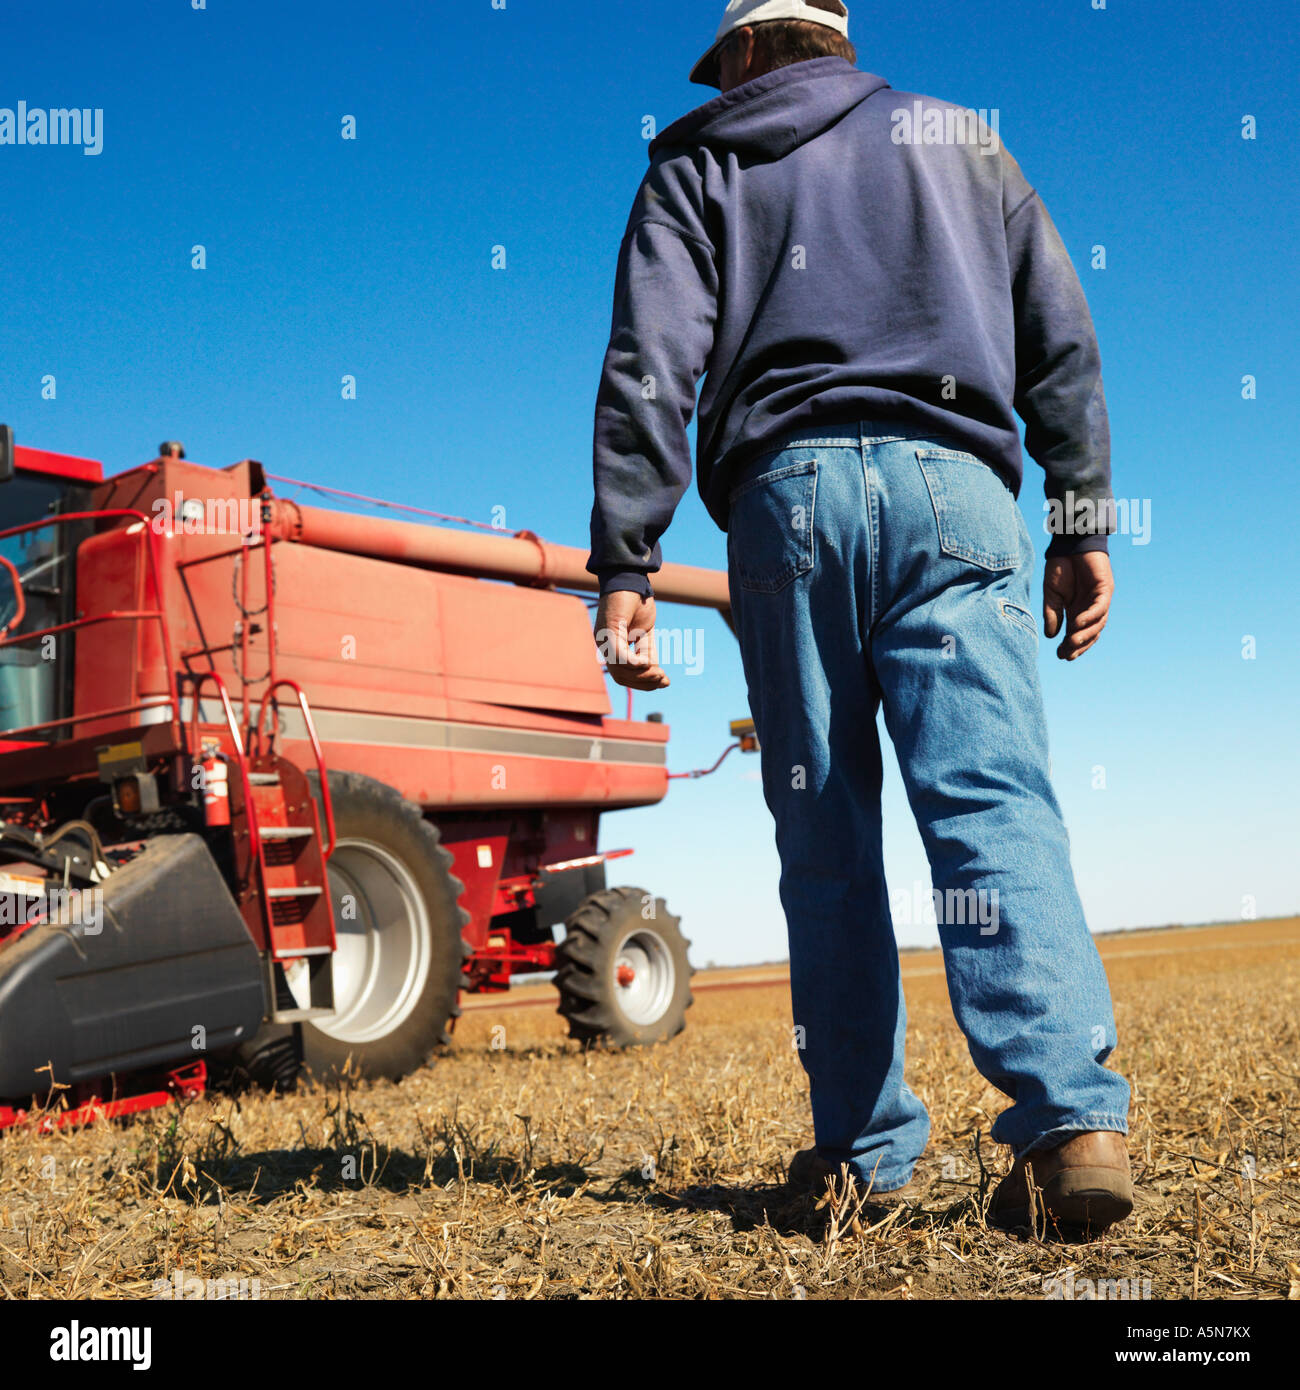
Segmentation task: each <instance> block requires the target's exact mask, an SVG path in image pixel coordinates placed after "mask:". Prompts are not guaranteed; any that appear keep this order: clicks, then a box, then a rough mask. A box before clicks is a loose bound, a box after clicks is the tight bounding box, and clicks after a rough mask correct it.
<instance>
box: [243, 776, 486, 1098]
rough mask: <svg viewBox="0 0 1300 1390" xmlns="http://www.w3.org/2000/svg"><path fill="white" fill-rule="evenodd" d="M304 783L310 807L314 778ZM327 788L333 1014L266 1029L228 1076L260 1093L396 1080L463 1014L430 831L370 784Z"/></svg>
mask: <svg viewBox="0 0 1300 1390" xmlns="http://www.w3.org/2000/svg"><path fill="white" fill-rule="evenodd" d="M308 778H309V781H310V782H311V787H312V794H313V796H315V797H316V800H317V805H318V807H319V802H320V794H319V778H318V777H317V776H316V774H315V773H309V774H308ZM329 780H330V798H331V800H332V802H333V808H334V828H335V836H336V844H335V848H334V853H333V855H332V856H331V858H330V861H329V881H330V894H331V897H332V899H333V903H334V926H335V932H336V935H337V937H338V947H339V949H338V950H337V951H336V953H335V956H334V1002H335V1013H334V1014H333V1015H330V1016H326V1017H322V1018H318V1019H307V1020H303V1021H301V1022H297V1023H288V1024H267V1025H265V1026H264V1027H263V1029H262V1030H261V1032H260V1033H259V1034H258V1035H257V1036H256V1037H255V1038H254V1039H252V1041H251V1042H250V1043H248V1044H247V1045H246V1046H245V1047H243V1048H242V1049H241V1050H240V1053H239V1054H238V1056H237V1058H236V1061H237V1064H238V1065H237V1071H242V1072H243V1073H245V1074H246V1075H247V1076H248V1077H249V1078H250V1079H252V1080H253V1081H254V1082H256V1083H258V1084H260V1085H264V1086H271V1087H275V1086H279V1087H286V1086H289V1085H292V1084H293V1082H294V1081H295V1080H296V1079H297V1077H298V1075H299V1074H300V1073H301V1072H303V1071H304V1070H305V1071H306V1072H308V1073H309V1074H311V1075H312V1076H314V1077H317V1078H322V1079H323V1078H325V1077H328V1076H330V1075H335V1074H341V1073H343V1072H344V1071H346V1070H350V1071H351V1072H352V1073H353V1074H360V1075H361V1076H363V1077H383V1078H388V1079H390V1080H393V1081H397V1080H400V1079H401V1078H402V1077H403V1076H406V1075H408V1074H409V1073H410V1072H413V1071H415V1070H417V1069H418V1068H419V1067H421V1066H423V1065H424V1064H425V1063H426V1062H427V1061H429V1059H430V1057H431V1056H432V1055H433V1053H434V1052H435V1050H436V1049H437V1048H438V1046H439V1045H440V1044H446V1043H449V1042H450V1041H451V1038H450V1035H449V1033H448V1023H449V1022H450V1020H452V1019H453V1018H455V1017H456V1015H457V1014H458V1013H459V1012H460V1010H459V1008H458V1006H457V996H458V992H459V990H460V986H461V978H462V977H461V970H462V966H463V964H464V961H465V956H466V950H467V948H466V945H465V940H464V936H463V934H462V933H463V931H464V928H465V927H466V925H468V923H469V920H470V919H469V914H468V913H467V912H466V911H465V910H464V908H462V907H461V906H460V902H459V899H460V895H461V893H462V892H463V891H464V885H463V884H462V883H461V881H460V880H459V879H458V878H456V877H455V876H454V875H453V874H452V872H451V866H452V856H451V854H450V853H449V852H448V851H447V850H446V849H444V848H443V846H442V843H441V837H440V836H439V833H438V828H437V827H436V826H435V825H433V824H432V823H431V822H429V821H428V820H426V819H425V818H424V816H423V815H422V814H421V811H420V808H419V807H418V806H417V805H415V804H414V803H413V802H410V801H407V800H406V799H405V798H404V797H402V796H401V795H399V793H398V792H396V791H394V790H393V788H392V787H389V786H387V785H385V784H384V783H382V782H377V781H375V780H374V779H373V778H371V777H363V776H361V775H360V774H358V773H354V772H331V773H330V774H329ZM321 831H322V834H324V815H323V813H322V814H321ZM300 991H302V986H301V985H298V986H296V987H295V991H294V992H295V994H296V995H297V994H299V993H300ZM298 1002H299V1003H305V1002H306V1000H305V998H302V997H300V998H299V999H298Z"/></svg>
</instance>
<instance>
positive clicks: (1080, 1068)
mask: <svg viewBox="0 0 1300 1390" xmlns="http://www.w3.org/2000/svg"><path fill="white" fill-rule="evenodd" d="M855 62H856V54H855V52H854V50H853V48H852V47H851V46H850V45H849V42H848V13H847V10H846V9H845V7H844V6H843V5H841V4H840V3H839V0H731V3H730V4H729V5H728V6H727V10H726V14H725V16H724V18H723V21H722V26H721V28H720V29H719V31H718V36H717V41H716V42H715V43H714V45H713V46H712V47H711V48H710V49H709V51H708V52H707V53H706V54H705V56H704V57H703V58H702V59H701V60H700V62H699V63H698V64H697V66H696V68H695V69H694V71H693V72H692V74H691V76H692V80H694V81H697V82H701V83H704V84H707V85H713V86H718V87H720V88H721V90H722V93H723V94H722V95H721V96H719V97H717V98H715V99H714V100H712V101H710V102H708V103H707V104H706V105H704V106H702V107H700V108H698V109H697V110H695V111H693V112H692V113H691V114H689V115H688V116H685V117H684V118H683V119H682V120H680V121H678V122H677V123H676V124H675V125H673V126H671V127H669V128H668V129H667V130H665V131H664V132H663V134H661V135H660V136H659V138H658V139H657V140H656V141H655V142H654V143H653V144H652V145H651V147H650V160H651V167H650V172H649V174H648V175H647V176H646V178H645V180H644V182H643V183H642V185H641V189H640V192H639V194H638V196H637V199H636V203H635V205H634V207H633V209H632V214H631V217H630V219H629V222H628V227H627V232H626V235H625V237H624V241H623V245H622V250H621V253H620V257H619V265H618V273H617V287H616V292H615V301H614V318H613V328H612V332H611V335H610V343H609V349H608V353H607V355H606V358H605V364H604V372H603V376H602V379H601V384H600V391H599V396H598V401H597V407H596V427H595V485H596V502H595V507H594V510H593V514H592V555H591V560H590V563H589V566H588V567H589V569H591V571H592V572H593V573H594V574H597V575H599V577H600V581H601V595H602V597H601V601H600V607H599V612H598V616H597V620H596V628H597V636H598V641H600V642H601V644H602V646H603V648H604V649H605V651H606V655H607V659H608V661H609V667H610V671H611V674H612V675H613V676H614V678H615V680H617V681H618V682H619V683H620V684H623V685H627V686H631V687H633V688H636V689H641V690H653V689H658V688H661V687H663V686H665V685H667V683H668V679H667V676H666V675H665V673H664V672H663V670H662V669H661V668H660V667H659V665H658V664H657V662H656V660H655V656H654V650H653V629H654V621H655V614H654V598H653V595H652V588H651V582H650V576H651V575H653V573H654V571H655V570H656V569H657V568H658V566H659V563H660V546H659V538H660V537H661V536H662V534H663V532H664V531H665V530H666V529H667V527H668V524H669V521H670V520H671V518H672V514H673V510H674V508H675V507H676V505H677V502H678V500H679V499H680V497H681V495H682V493H683V492H684V491H685V489H686V488H687V486H688V485H689V482H690V473H691V464H690V452H689V446H688V442H687V436H686V429H687V425H688V423H689V421H690V418H691V415H692V413H693V410H694V406H695V391H696V386H697V383H698V382H699V380H700V378H701V376H703V375H704V374H705V373H706V372H707V379H706V381H705V384H704V389H703V393H702V395H701V398H700V422H699V439H698V471H699V484H700V490H701V493H702V495H703V497H704V500H705V503H706V505H707V506H708V508H709V511H710V513H711V514H712V516H713V517H714V519H715V520H716V521H717V522H718V524H719V526H721V527H723V529H725V530H726V531H727V533H728V565H729V573H730V584H731V597H732V612H733V619H734V621H735V625H736V629H737V633H738V636H739V638H740V644H741V654H742V658H743V662H744V669H745V676H746V681H747V684H748V688H749V698H750V707H751V711H752V713H753V716H754V720H755V723H756V726H757V732H758V735H759V740H760V743H761V746H762V763H763V788H764V796H765V798H766V800H767V803H768V806H769V808H770V809H771V811H772V814H773V816H774V818H775V821H776V837H777V845H778V849H779V851H780V856H781V900H782V904H783V906H784V908H785V912H786V919H787V923H788V927H789V937H790V982H791V992H792V996H793V1006H794V1021H795V1024H796V1027H797V1029H798V1030H799V1033H798V1036H800V1037H801V1038H802V1045H801V1057H802V1060H803V1063H804V1066H805V1067H806V1069H807V1071H808V1074H809V1077H810V1083H811V1097H812V1109H813V1121H814V1132H815V1138H816V1145H815V1148H813V1149H810V1150H805V1151H803V1152H802V1153H800V1154H798V1155H796V1158H795V1160H794V1162H793V1163H792V1164H791V1169H790V1180H791V1182H792V1183H793V1184H795V1185H798V1186H814V1185H818V1184H822V1183H824V1182H825V1181H826V1178H827V1177H828V1176H829V1175H833V1174H836V1173H839V1172H841V1171H842V1165H847V1167H848V1170H849V1173H850V1174H851V1176H852V1177H853V1178H855V1179H856V1180H857V1181H858V1182H859V1183H861V1184H862V1185H863V1186H865V1187H867V1188H868V1191H869V1193H870V1194H872V1196H873V1198H881V1197H884V1198H887V1199H888V1195H889V1194H893V1197H892V1200H900V1199H905V1198H907V1197H908V1196H909V1195H910V1194H912V1193H914V1192H915V1191H916V1190H917V1187H916V1182H914V1180H913V1171H914V1168H915V1165H916V1162H917V1159H918V1158H919V1157H920V1155H921V1153H922V1150H923V1149H924V1148H925V1144H926V1139H927V1137H928V1134H929V1118H928V1116H927V1114H926V1110H925V1107H924V1106H923V1105H922V1103H921V1101H920V1100H919V1099H918V1098H917V1096H916V1095H915V1094H913V1092H912V1091H911V1090H910V1089H909V1088H908V1086H907V1085H906V1084H905V1082H904V1080H903V1043H904V1034H905V1012H904V1005H903V995H902V989H901V984H900V978H899V968H898V952H897V947H896V944H895V941H894V937H893V931H892V924H891V914H890V908H889V899H888V894H887V891H886V887H885V875H884V870H883V865H882V851H881V821H880V786H881V758H880V747H879V742H878V739H877V734H876V713H877V710H878V708H880V706H881V705H883V708H884V714H885V723H886V726H887V728H888V730H889V734H890V737H891V738H892V740H893V742H894V745H895V748H896V750H897V752H898V757H899V763H900V766H901V768H902V773H903V778H904V781H905V783H906V787H907V792H908V797H909V800H910V802H911V806H912V809H913V812H914V814H915V816H916V819H917V823H918V826H919V828H920V831H921V835H922V838H923V840H924V842H925V846H926V851H927V854H928V857H929V860H930V866H931V876H932V879H933V883H934V892H935V905H936V913H937V916H938V918H939V933H940V939H941V942H942V945H943V950H944V962H945V968H946V972H947V977H948V986H949V992H950V995H951V999H952V1004H953V1010H954V1013H955V1015H956V1018H957V1021H958V1023H959V1024H960V1026H961V1028H962V1030H963V1032H964V1033H965V1035H966V1038H967V1041H968V1043H969V1046H970V1052H971V1057H972V1060H973V1061H974V1063H975V1065H976V1067H978V1069H979V1070H980V1072H981V1073H982V1074H983V1075H984V1076H985V1077H986V1078H987V1079H988V1080H989V1081H990V1082H992V1083H993V1084H994V1085H995V1086H997V1087H998V1088H999V1089H1000V1090H1002V1091H1003V1092H1004V1093H1005V1094H1006V1095H1008V1096H1009V1097H1010V1098H1011V1102H1012V1103H1011V1105H1010V1106H1009V1107H1008V1108H1007V1109H1006V1110H1004V1111H1003V1112H1002V1113H1001V1114H1000V1115H999V1116H998V1118H997V1120H996V1122H995V1124H994V1126H993V1138H994V1139H995V1140H997V1141H998V1142H999V1143H1003V1144H1006V1145H1009V1146H1010V1148H1011V1150H1012V1152H1013V1155H1014V1163H1013V1166H1012V1169H1011V1171H1010V1173H1009V1174H1008V1176H1007V1178H1006V1179H1004V1181H1003V1182H1002V1184H1001V1185H1000V1186H999V1187H998V1189H997V1191H996V1192H995V1194H994V1197H993V1200H992V1203H991V1205H990V1208H989V1212H988V1216H989V1219H990V1220H991V1221H993V1222H994V1223H996V1224H1000V1225H1004V1226H1018V1225H1024V1224H1028V1223H1029V1222H1030V1221H1031V1220H1033V1221H1035V1222H1037V1221H1038V1219H1039V1218H1043V1217H1046V1218H1049V1219H1050V1222H1051V1223H1052V1224H1054V1225H1055V1226H1056V1227H1057V1228H1059V1229H1062V1230H1065V1229H1075V1228H1077V1229H1083V1230H1087V1231H1091V1232H1092V1233H1096V1232H1098V1231H1100V1230H1103V1229H1105V1228H1106V1227H1107V1226H1108V1225H1110V1224H1111V1223H1112V1222H1114V1221H1117V1220H1120V1219H1122V1218H1123V1217H1125V1216H1126V1215H1127V1214H1128V1213H1129V1211H1130V1210H1131V1208H1132V1200H1133V1198H1132V1186H1131V1180H1130V1176H1129V1168H1128V1156H1127V1149H1126V1143H1125V1138H1124V1136H1125V1134H1126V1133H1127V1114H1128V1101H1129V1090H1128V1085H1127V1083H1126V1082H1125V1081H1124V1079H1123V1078H1122V1077H1121V1076H1119V1075H1118V1074H1117V1073H1115V1072H1113V1071H1110V1070H1108V1069H1107V1068H1106V1067H1105V1066H1104V1065H1103V1063H1104V1061H1105V1059H1106V1057H1107V1056H1108V1055H1109V1053H1110V1052H1111V1050H1112V1048H1113V1047H1114V1045H1115V1022H1114V1017H1113V1014H1112V1009H1111V1001H1110V993H1109V988H1108V985H1107V981H1106V976H1105V973H1104V971H1103V969H1102V965H1101V961H1100V958H1099V957H1098V954H1097V950H1096V947H1095V946H1094V944H1093V941H1092V938H1091V936H1090V935H1089V934H1088V930H1087V927H1086V924H1085V922H1084V916H1083V911H1082V908H1081V906H1080V903H1079V898H1078V893H1077V891H1076V889H1075V884H1074V878H1073V874H1072V872H1071V868H1070V861H1069V847H1068V840H1067V837H1066V832H1065V827H1064V825H1063V824H1062V820H1061V814H1060V809H1059V807H1058V805H1057V802H1056V798H1055V796H1054V794H1053V791H1052V788H1051V784H1050V781H1049V777H1048V754H1047V738H1046V729H1045V722H1044V716H1043V709H1042V701H1041V696H1040V689H1039V681H1038V671H1037V651H1036V647H1037V643H1036V640H1035V639H1036V626H1035V621H1034V618H1033V615H1032V613H1031V611H1030V610H1031V604H1032V600H1031V598H1030V583H1031V573H1032V571H1033V569H1034V565H1035V561H1034V554H1033V545H1032V541H1031V538H1030V535H1029V532H1028V529H1027V528H1026V526H1025V524H1024V521H1023V519H1022V518H1021V515H1020V511H1019V509H1018V507H1017V506H1016V503H1015V495H1016V493H1017V492H1018V490H1019V487H1020V483H1021V473H1022V460H1021V453H1020V438H1019V432H1018V428H1017V425H1016V420H1015V415H1014V414H1013V412H1018V413H1019V415H1020V416H1021V418H1022V419H1023V420H1024V422H1025V425H1026V436H1025V444H1026V447H1027V449H1028V451H1029V453H1030V454H1031V455H1032V456H1033V457H1034V459H1035V460H1036V461H1037V462H1038V463H1039V464H1040V465H1041V466H1042V467H1043V469H1044V471H1045V474H1046V492H1047V496H1048V499H1049V503H1050V507H1049V515H1050V520H1051V529H1052V531H1053V535H1052V539H1051V542H1050V544H1049V546H1048V551H1047V560H1046V568H1045V576H1044V588H1043V622H1044V630H1045V632H1046V634H1047V636H1048V637H1049V638H1050V637H1056V636H1057V635H1058V634H1060V635H1061V642H1060V645H1059V647H1058V655H1060V656H1061V657H1062V658H1064V659H1065V660H1068V661H1073V660H1076V659H1077V658H1078V657H1080V656H1081V655H1083V653H1085V652H1086V651H1088V650H1089V648H1090V647H1092V645H1093V644H1094V643H1095V642H1096V641H1097V639H1098V637H1099V636H1100V635H1101V631H1102V628H1103V627H1104V626H1105V623H1106V616H1107V613H1108V610H1109V607H1110V599H1111V593H1112V590H1113V587H1114V585H1113V582H1112V579H1111V572H1110V562H1109V560H1108V558H1107V552H1106V532H1107V530H1108V529H1109V528H1108V526H1107V521H1108V510H1107V504H1108V502H1109V499H1110V497H1111V493H1110V461H1109V454H1110V444H1109V431H1108V425H1107V417H1106V407H1105V401H1104V398H1103V394H1102V384H1101V371H1100V362H1099V358H1098V352H1097V344H1096V339H1095V335H1094V332H1093V327H1092V322H1091V319H1090V317H1089V314H1088V308H1087V305H1086V303H1085V301H1084V297H1083V292H1082V290H1081V288H1080V286H1079V281H1078V278H1077V276H1076V275H1075V272H1074V270H1073V267H1072V266H1071V264H1070V259H1069V256H1068V255H1067V253H1066V251H1065V248H1064V246H1063V245H1062V243H1061V240H1060V237H1059V236H1058V235H1057V232H1056V229H1055V228H1054V226H1053V224H1052V221H1051V219H1050V218H1049V217H1048V214H1047V211H1046V209H1045V208H1044V207H1043V204H1042V203H1041V202H1040V200H1039V199H1038V197H1037V195H1036V194H1035V192H1034V190H1033V189H1032V187H1031V186H1030V185H1029V184H1028V183H1027V182H1026V180H1025V178H1024V176H1023V175H1022V173H1021V172H1020V169H1019V167H1018V166H1017V164H1016V162H1015V161H1014V160H1013V159H1012V158H1011V156H1010V155H1009V154H1008V153H1007V152H1006V151H1005V150H1004V149H1003V148H1002V147H1001V146H1000V144H999V143H998V141H997V137H996V134H995V131H994V130H991V129H990V128H989V124H988V123H987V122H985V121H981V120H979V119H978V118H977V117H976V116H975V113H973V112H968V111H963V110H962V109H961V108H958V107H954V106H952V105H950V104H948V103H945V102H940V101H935V100H933V99H930V98H925V97H918V96H915V95H913V94H911V93H900V92H895V91H893V90H891V89H890V87H889V86H888V84H887V83H886V82H885V81H884V80H883V79H882V78H879V77H875V76H873V75H871V74H869V73H865V72H860V71H858V70H857V69H856V67H855V66H854V64H855ZM994 124H996V123H994ZM1062 628H1064V631H1063V632H1062Z"/></svg>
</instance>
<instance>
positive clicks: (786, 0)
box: [691, 0, 849, 87]
mask: <svg viewBox="0 0 1300 1390" xmlns="http://www.w3.org/2000/svg"><path fill="white" fill-rule="evenodd" d="M840 10H841V11H842V13H840V14H832V13H831V11H830V10H819V9H817V8H816V6H814V5H810V4H808V0H728V4H727V9H726V13H725V14H724V15H723V16H722V23H721V24H720V25H719V26H718V33H717V37H716V38H715V39H714V40H713V47H712V48H710V49H709V51H708V52H707V53H706V54H705V55H704V57H703V58H701V59H700V61H699V62H698V63H696V64H695V66H694V67H693V68H692V69H691V81H692V82H698V83H700V85H701V86H704V87H720V86H721V85H722V74H721V71H720V66H719V64H720V54H721V50H722V45H723V44H724V43H725V42H726V41H727V38H728V36H729V35H730V34H731V33H732V32H733V31H734V30H736V29H739V28H741V27H743V26H744V25H746V24H763V23H765V22H766V21H767V20H769V19H806V20H808V21H809V22H810V23H812V24H824V25H825V26H826V27H827V28H828V29H834V30H835V32H836V33H837V34H843V35H844V37H845V38H848V34H849V8H848V6H847V5H845V4H840Z"/></svg>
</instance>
